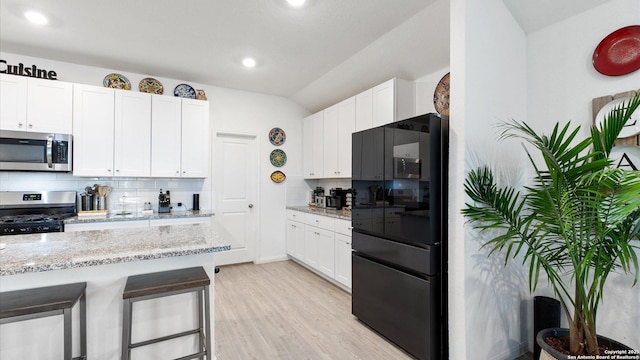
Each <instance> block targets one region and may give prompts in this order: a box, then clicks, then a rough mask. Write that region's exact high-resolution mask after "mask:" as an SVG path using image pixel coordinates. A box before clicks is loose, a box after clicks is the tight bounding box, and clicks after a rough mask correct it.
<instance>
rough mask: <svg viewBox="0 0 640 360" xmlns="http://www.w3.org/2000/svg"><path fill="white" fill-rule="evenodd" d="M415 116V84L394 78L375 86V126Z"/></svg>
mask: <svg viewBox="0 0 640 360" xmlns="http://www.w3.org/2000/svg"><path fill="white" fill-rule="evenodd" d="M412 116H415V84H414V83H413V82H411V81H407V80H402V79H398V78H393V79H391V80H388V81H385V82H384V83H382V84H380V85H377V86H375V87H374V88H373V127H376V126H381V125H385V124H389V123H392V122H394V121H399V120H404V119H407V118H410V117H412Z"/></svg>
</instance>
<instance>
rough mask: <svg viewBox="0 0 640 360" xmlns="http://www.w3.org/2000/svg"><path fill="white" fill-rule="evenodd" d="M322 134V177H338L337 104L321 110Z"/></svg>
mask: <svg viewBox="0 0 640 360" xmlns="http://www.w3.org/2000/svg"><path fill="white" fill-rule="evenodd" d="M322 117H323V120H322V121H323V124H322V126H323V136H324V141H323V144H322V149H323V151H322V164H323V166H322V170H323V174H322V177H323V178H337V177H338V156H339V153H338V105H333V106H330V107H328V108H326V109H324V110H323V111H322Z"/></svg>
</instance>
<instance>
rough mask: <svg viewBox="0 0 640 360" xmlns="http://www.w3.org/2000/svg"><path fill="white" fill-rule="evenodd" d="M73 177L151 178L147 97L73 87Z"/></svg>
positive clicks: (149, 99) (111, 90)
mask: <svg viewBox="0 0 640 360" xmlns="http://www.w3.org/2000/svg"><path fill="white" fill-rule="evenodd" d="M73 108H74V114H73V129H74V130H73V140H74V155H73V157H74V162H73V175H74V176H109V177H119V176H122V177H148V176H149V175H150V174H151V95H150V94H146V93H139V92H132V91H125V90H115V89H110V88H105V87H98V86H90V85H81V84H76V85H75V86H74V106H73Z"/></svg>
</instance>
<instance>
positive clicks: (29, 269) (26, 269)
mask: <svg viewBox="0 0 640 360" xmlns="http://www.w3.org/2000/svg"><path fill="white" fill-rule="evenodd" d="M229 250H231V245H224V246H213V247H206V248H202V249H189V250H176V251H163V252H159V253H155V254H140V255H131V256H120V257H113V258H107V259H95V260H81V261H73V262H66V263H58V264H48V265H40V266H35V265H34V266H23V267H21V268H16V269H11V270H4V269H0V276H8V275H19V274H27V273H38V272H45V271H53V270H64V269H72V268H82V267H91V266H99V265H109V264H120V263H126V262H133V261H142V260H154V259H163V258H170V257H176V256H188V255H198V254H208V253H215V252H221V251H229Z"/></svg>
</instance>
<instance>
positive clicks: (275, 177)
mask: <svg viewBox="0 0 640 360" xmlns="http://www.w3.org/2000/svg"><path fill="white" fill-rule="evenodd" d="M286 178H287V175H285V174H284V173H283V172H282V171H280V170H276V171H274V172H272V173H271V181H273V182H274V183H278V184H279V183H281V182H283V181H284V179H286Z"/></svg>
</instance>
